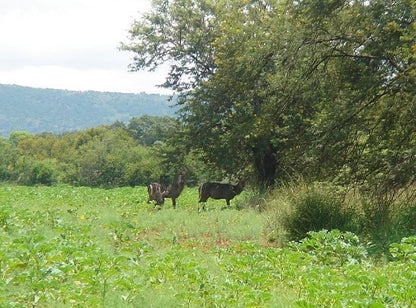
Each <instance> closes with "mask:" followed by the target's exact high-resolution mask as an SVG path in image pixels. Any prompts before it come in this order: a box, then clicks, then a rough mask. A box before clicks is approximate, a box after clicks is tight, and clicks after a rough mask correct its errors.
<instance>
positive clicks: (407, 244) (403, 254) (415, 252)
mask: <svg viewBox="0 0 416 308" xmlns="http://www.w3.org/2000/svg"><path fill="white" fill-rule="evenodd" d="M390 253H391V255H392V256H393V259H394V260H396V261H400V262H412V263H416V236H411V237H404V238H402V240H401V242H400V243H393V244H391V245H390Z"/></svg>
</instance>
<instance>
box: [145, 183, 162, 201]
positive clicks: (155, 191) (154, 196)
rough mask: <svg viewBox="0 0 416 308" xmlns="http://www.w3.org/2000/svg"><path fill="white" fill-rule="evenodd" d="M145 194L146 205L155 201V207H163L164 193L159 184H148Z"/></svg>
mask: <svg viewBox="0 0 416 308" xmlns="http://www.w3.org/2000/svg"><path fill="white" fill-rule="evenodd" d="M147 193H148V194H149V199H148V200H147V203H150V202H151V201H153V200H155V201H156V205H163V203H165V191H164V189H163V187H162V185H161V184H159V183H152V184H149V186H147Z"/></svg>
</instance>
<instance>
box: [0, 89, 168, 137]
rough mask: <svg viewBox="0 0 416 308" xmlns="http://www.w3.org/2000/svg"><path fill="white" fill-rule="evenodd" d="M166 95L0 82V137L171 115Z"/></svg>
mask: <svg viewBox="0 0 416 308" xmlns="http://www.w3.org/2000/svg"><path fill="white" fill-rule="evenodd" d="M172 105H174V103H173V101H169V96H166V95H159V94H145V93H140V94H127V93H113V92H96V91H67V90H55V89H39V88H30V87H21V86H15V85H2V84H0V110H1V111H0V136H3V137H7V136H8V135H9V134H10V133H11V132H12V131H28V132H30V133H34V134H39V133H45V132H48V133H55V134H59V133H64V132H68V131H76V130H80V129H86V128H90V127H95V126H99V125H105V124H111V123H113V122H115V121H122V122H127V121H129V120H130V119H131V118H133V117H140V116H142V115H145V114H147V115H151V116H174V115H175V108H172Z"/></svg>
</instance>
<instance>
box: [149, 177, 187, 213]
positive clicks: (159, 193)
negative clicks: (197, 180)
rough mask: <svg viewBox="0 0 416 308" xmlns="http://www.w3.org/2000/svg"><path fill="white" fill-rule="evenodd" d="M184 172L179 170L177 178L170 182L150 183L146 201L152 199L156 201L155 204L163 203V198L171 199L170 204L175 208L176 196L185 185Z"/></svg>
mask: <svg viewBox="0 0 416 308" xmlns="http://www.w3.org/2000/svg"><path fill="white" fill-rule="evenodd" d="M185 176H186V174H185V172H181V173H179V174H178V176H177V180H176V181H175V182H174V183H172V184H164V183H152V184H150V185H149V186H148V187H147V192H148V194H149V200H148V201H147V202H148V203H149V202H151V201H152V200H155V201H156V205H163V203H164V202H165V198H171V199H172V206H173V208H176V198H178V197H179V195H180V194H181V193H182V190H183V188H184V186H185Z"/></svg>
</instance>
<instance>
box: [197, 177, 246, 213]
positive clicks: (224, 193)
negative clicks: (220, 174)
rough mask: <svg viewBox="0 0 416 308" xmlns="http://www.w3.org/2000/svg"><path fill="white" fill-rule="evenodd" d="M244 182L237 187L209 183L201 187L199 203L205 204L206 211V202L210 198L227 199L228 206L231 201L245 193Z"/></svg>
mask: <svg viewBox="0 0 416 308" xmlns="http://www.w3.org/2000/svg"><path fill="white" fill-rule="evenodd" d="M243 188H244V182H243V181H239V182H238V184H237V185H231V184H224V183H217V182H207V183H204V184H202V185H201V186H199V202H204V205H203V206H202V209H203V210H205V202H206V201H207V200H208V198H212V199H225V201H226V202H227V205H228V206H229V205H230V200H231V199H233V198H234V197H235V196H237V195H238V194H240V193H241V192H242V191H243Z"/></svg>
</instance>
